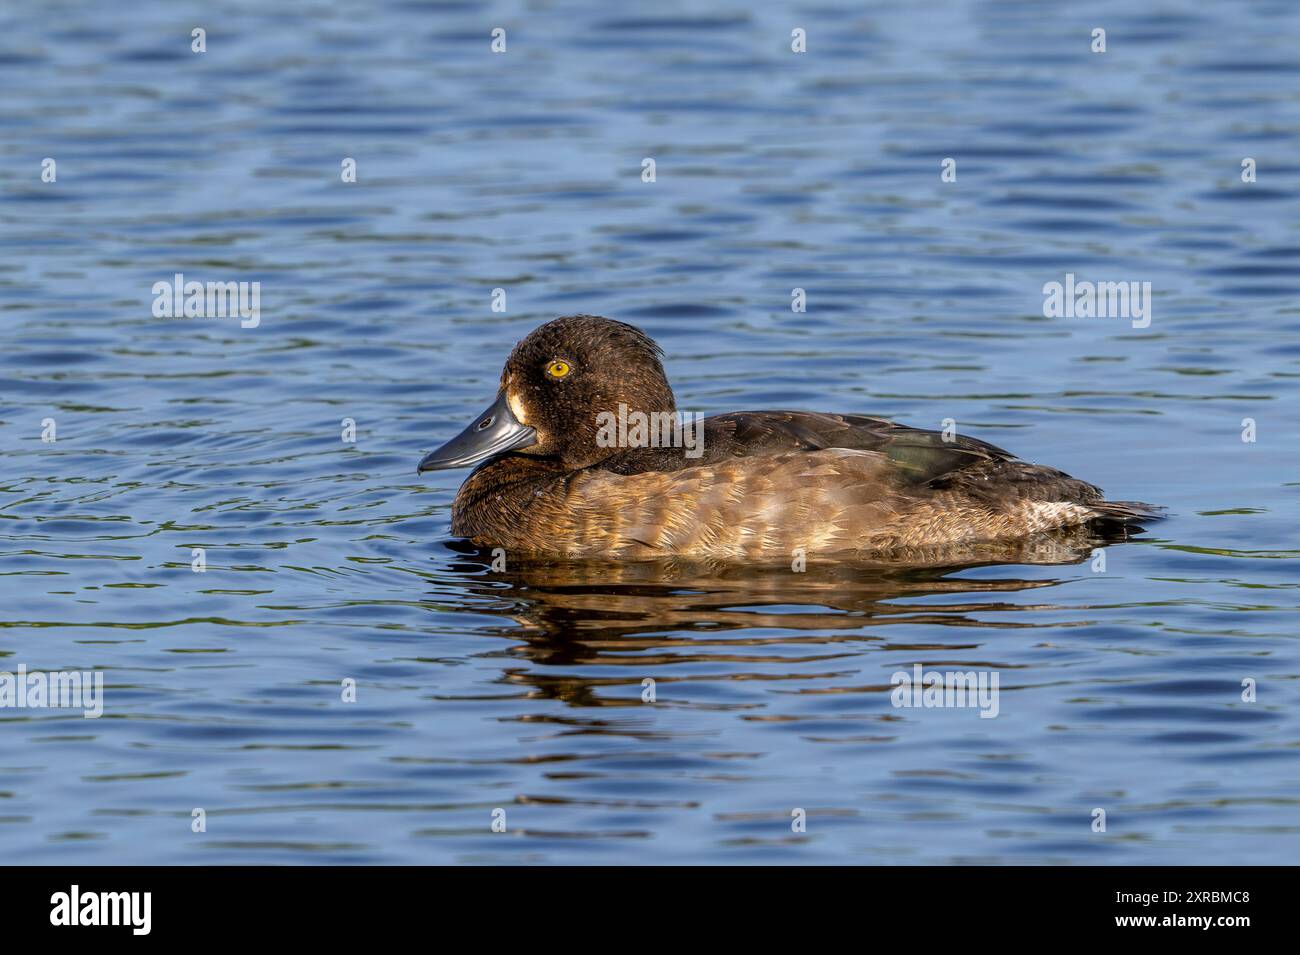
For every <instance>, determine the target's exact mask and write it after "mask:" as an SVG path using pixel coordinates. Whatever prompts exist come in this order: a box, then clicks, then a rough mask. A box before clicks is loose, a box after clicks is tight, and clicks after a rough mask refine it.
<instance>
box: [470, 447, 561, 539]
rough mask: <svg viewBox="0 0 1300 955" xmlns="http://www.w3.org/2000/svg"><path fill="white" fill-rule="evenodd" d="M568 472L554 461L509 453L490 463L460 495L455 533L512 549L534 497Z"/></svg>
mask: <svg viewBox="0 0 1300 955" xmlns="http://www.w3.org/2000/svg"><path fill="white" fill-rule="evenodd" d="M564 473H565V469H564V467H563V466H562V465H561V464H560V463H559V461H557V460H554V459H552V458H540V457H532V456H530V455H525V454H508V455H505V456H504V457H500V458H497V459H496V460H494V461H489V462H488V463H487V464H484V465H482V466H481V467H479V468H478V469H476V470H475V471H474V473H473V474H471V475H470V476H469V477H468V478H467V479H466V480H465V483H464V484H462V485H461V486H460V490H459V491H458V492H457V493H456V501H455V503H454V504H452V507H451V532H452V534H454V535H456V536H457V537H470V538H474V539H475V540H477V541H479V542H480V543H484V544H490V545H492V544H499V545H502V546H508V545H509V543H510V542H511V541H512V540H513V539H514V537H515V535H516V534H517V533H518V531H519V529H520V528H521V526H522V525H523V524H524V519H525V516H526V513H525V512H526V511H527V508H528V505H529V502H530V501H531V500H532V499H533V497H534V494H535V493H536V492H537V491H538V490H539V489H540V488H542V487H543V486H545V485H547V484H549V483H551V482H552V481H555V480H557V479H559V478H561V477H563V476H564Z"/></svg>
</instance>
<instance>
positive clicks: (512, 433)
mask: <svg viewBox="0 0 1300 955" xmlns="http://www.w3.org/2000/svg"><path fill="white" fill-rule="evenodd" d="M536 443H537V432H536V431H534V430H533V429H532V428H530V427H528V425H526V424H524V423H523V422H522V421H520V420H519V419H518V418H516V417H515V416H514V413H513V412H512V411H511V410H510V404H509V403H508V402H507V401H506V393H505V392H504V391H502V392H501V394H499V395H497V400H496V403H495V404H493V405H492V407H491V408H488V409H487V411H484V412H483V413H482V414H481V415H479V416H478V417H477V418H475V419H474V423H473V424H471V425H470V426H469V427H468V428H466V429H465V430H464V431H462V432H461V433H460V434H458V435H456V437H454V438H452V439H451V440H450V441H448V442H447V443H446V444H444V445H443V446H442V447H440V448H439V449H438V450H437V451H430V452H429V453H428V454H426V455H425V456H424V458H423V459H422V460H421V461H420V465H419V467H418V468H417V471H421V472H422V471H442V470H446V469H447V468H467V467H472V466H473V465H475V464H478V463H479V462H481V461H486V460H487V459H488V458H492V457H496V456H497V455H498V454H505V453H506V452H507V451H515V450H517V449H519V448H526V447H528V446H529V445H530V444H536Z"/></svg>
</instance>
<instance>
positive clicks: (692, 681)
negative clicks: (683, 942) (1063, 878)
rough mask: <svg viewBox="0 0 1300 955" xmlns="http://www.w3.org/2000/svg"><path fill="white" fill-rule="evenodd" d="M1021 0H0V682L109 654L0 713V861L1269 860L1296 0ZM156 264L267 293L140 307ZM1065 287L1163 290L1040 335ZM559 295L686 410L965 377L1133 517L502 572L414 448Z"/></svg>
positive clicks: (855, 404) (1296, 400) (1056, 460)
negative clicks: (911, 548)
mask: <svg viewBox="0 0 1300 955" xmlns="http://www.w3.org/2000/svg"><path fill="white" fill-rule="evenodd" d="M1056 6H1057V5H1055V4H1052V5H1049V4H1040V3H980V2H970V3H958V2H937V3H926V4H921V5H917V4H902V5H899V4H893V3H848V2H834V0H833V2H828V3H819V4H812V5H790V6H789V7H786V6H785V5H775V4H773V5H768V4H752V5H746V4H739V3H720V4H715V5H712V7H711V8H706V7H705V6H704V5H701V4H686V3H683V4H680V5H678V4H673V3H662V4H660V3H656V4H653V5H645V6H644V7H643V8H642V7H633V6H630V5H629V6H627V7H625V8H619V7H616V6H614V5H608V6H602V5H592V6H584V5H582V4H577V3H570V2H536V3H527V4H524V3H520V4H512V3H497V4H492V5H488V6H483V7H480V5H478V4H472V3H460V2H436V0H434V2H423V0H405V2H396V0H394V2H388V3H381V4H374V5H368V4H333V3H325V2H301V3H275V4H269V3H243V2H239V3H236V2H228V3H215V4H214V3H207V4H202V5H201V6H200V7H196V8H194V9H193V10H190V9H187V5H186V4H182V3H171V2H161V0H157V2H153V0H151V2H142V0H133V2H131V3H129V4H116V5H89V4H70V3H59V2H52V3H49V4H47V5H46V6H44V7H42V8H41V10H39V11H36V10H34V9H33V10H31V11H25V12H23V13H18V12H16V11H15V10H6V11H5V12H3V13H2V14H0V27H3V33H2V34H0V36H2V37H3V39H0V462H2V463H0V555H2V556H0V591H2V593H0V598H2V599H0V625H2V628H0V670H5V671H16V670H17V668H18V667H19V666H20V665H21V666H25V667H26V668H27V669H28V670H45V671H51V670H99V671H102V672H103V674H104V679H105V691H104V692H105V696H104V714H103V717H102V718H100V719H98V720H88V719H83V718H82V716H81V714H80V712H79V711H75V710H66V709H64V710H59V709H18V708H10V709H4V710H0V862H4V863H37V864H40V863H83V862H84V863H93V864H99V863H186V864H189V863H198V864H210V863H255V864H260V863H303V862H306V863H402V864H404V863H449V862H504V863H531V862H549V863H632V862H636V863H664V862H683V863H703V862H715V863H719V862H720V863H747V862H764V863H783V862H793V863H827V862H838V863H950V862H958V863H962V862H978V863H1053V864H1091V863H1111V864H1116V863H1118V864H1125V865H1128V864H1144V863H1172V864H1188V863H1198V862H1236V863H1287V862H1292V863H1293V862H1295V861H1296V860H1297V858H1298V857H1300V852H1298V850H1300V814H1298V813H1300V718H1298V717H1297V704H1300V682H1298V680H1300V628H1298V626H1297V621H1298V620H1300V615H1298V613H1297V610H1298V609H1300V574H1298V573H1297V569H1298V568H1300V544H1298V543H1297V536H1296V527H1297V495H1298V491H1300V468H1298V467H1297V465H1298V464H1300V450H1298V448H1300V445H1298V442H1297V434H1298V423H1300V305H1298V302H1300V189H1298V188H1297V181H1298V177H1300V93H1298V92H1297V91H1298V90H1300V54H1298V52H1297V51H1300V44H1298V43H1297V40H1298V39H1300V8H1297V7H1296V5H1295V4H1293V3H1291V2H1289V0H1275V2H1242V3H1233V4H1225V5H1205V4H1201V5H1189V4H1185V3H1159V2H1158V3H1151V4H1136V5H1135V4H1133V3H1131V2H1118V0H1116V2H1104V3H1085V4H1070V5H1061V7H1062V9H1055V8H1056ZM751 7H752V9H751ZM1049 8H1050V9H1049ZM1067 8H1068V9H1067ZM200 10H201V11H202V12H197V11H200ZM195 27H203V28H205V29H206V31H207V40H206V44H207V52H205V53H194V52H191V48H190V47H191V30H192V29H193V28H195ZM494 27H502V28H504V29H505V30H506V38H507V49H506V52H505V53H504V54H496V53H493V52H491V49H490V44H491V31H492V29H493V28H494ZM1095 27H1102V28H1105V29H1106V31H1107V49H1106V52H1105V53H1094V52H1092V51H1091V49H1090V46H1091V44H1092V39H1091V31H1092V30H1093V28H1095ZM795 28H801V29H803V30H805V31H806V36H807V52H806V53H802V54H798V53H793V52H792V51H791V42H792V41H791V31H792V30H793V29H795ZM46 158H52V159H54V160H55V162H56V176H57V178H56V181H54V182H42V179H41V173H42V160H43V159H46ZM345 158H352V159H355V161H356V168H357V181H356V182H355V183H345V182H343V181H342V177H341V164H342V162H343V160H344V159H345ZM646 158H651V159H654V161H655V181H653V182H645V181H643V179H642V170H643V160H644V159H646ZM945 158H952V159H955V160H956V180H955V181H951V182H945V181H942V179H941V171H942V170H941V162H942V161H943V160H944V159H945ZM1245 158H1251V159H1254V160H1255V164H1256V170H1257V180H1256V181H1255V182H1253V183H1247V182H1243V180H1242V171H1243V169H1242V160H1243V159H1245ZM178 272H179V273H183V274H184V275H185V277H186V279H189V280H198V281H205V282H206V281H249V282H252V281H257V282H260V283H261V284H260V289H261V300H260V308H261V312H260V323H259V324H257V326H256V327H247V328H244V327H241V324H240V322H239V321H238V320H236V319H230V318H183V317H181V318H158V317H155V316H154V315H153V313H152V306H153V299H154V296H153V293H152V291H151V289H152V286H153V285H154V283H156V282H159V281H163V282H171V281H172V276H173V275H174V274H175V273H178ZM1067 273H1070V274H1074V275H1075V276H1076V278H1077V280H1079V281H1084V280H1090V281H1132V282H1139V283H1140V282H1150V283H1151V287H1152V310H1151V322H1150V324H1149V326H1148V327H1134V324H1133V323H1132V322H1130V321H1128V320H1125V319H1121V318H1078V317H1076V318H1050V319H1049V318H1045V317H1044V314H1043V300H1044V295H1043V286H1044V284H1045V283H1048V282H1052V281H1064V280H1065V276H1066V274H1067ZM497 288H501V289H504V290H505V291H506V294H507V299H506V303H507V305H506V311H505V312H504V313H494V312H493V310H492V301H493V290H494V289H497ZM795 288H802V289H804V290H805V291H806V296H807V310H806V312H803V313H797V312H794V311H792V309H791V296H792V289H795ZM572 312H595V313H598V314H603V315H608V316H610V317H613V318H619V319H622V320H625V321H629V322H633V323H635V324H638V325H640V326H642V327H644V328H645V329H646V330H647V331H648V332H649V333H651V334H652V335H653V336H655V337H656V338H657V339H658V340H659V341H660V343H661V344H662V345H663V346H664V349H665V351H666V354H667V368H668V372H669V375H670V377H671V379H672V381H673V383H674V385H675V387H676V389H677V394H678V399H679V404H680V405H681V407H682V408H684V409H687V410H690V411H701V412H705V413H716V412H722V411H730V410H738V409H760V408H778V407H795V408H807V409H815V410H827V411H841V412H850V411H852V412H861V413H870V414H876V415H883V416H890V417H896V418H898V419H900V420H902V421H905V422H907V423H909V424H913V425H918V426H923V427H931V428H940V427H942V422H943V421H944V419H952V420H953V421H954V422H955V423H956V426H957V427H958V428H959V430H961V431H962V432H963V433H967V434H972V435H976V436H978V437H982V438H984V439H986V440H989V441H992V442H994V443H995V444H999V445H1002V446H1004V447H1007V448H1009V449H1010V450H1012V451H1015V452H1016V453H1018V454H1020V455H1022V456H1023V457H1025V458H1027V459H1030V460H1035V461H1040V462H1042V463H1046V464H1051V465H1053V466H1056V467H1059V468H1061V469H1063V470H1065V471H1068V472H1070V473H1072V474H1075V475H1076V476H1079V477H1083V478H1086V479H1088V480H1090V481H1093V482H1095V483H1098V484H1100V485H1101V486H1103V487H1104V488H1105V490H1106V491H1107V493H1108V495H1109V496H1111V497H1113V498H1121V499H1137V500H1144V501H1149V502H1152V503H1156V504H1161V505H1164V506H1166V507H1168V508H1169V511H1170V517H1169V519H1168V520H1166V521H1163V522H1161V523H1158V524H1153V525H1151V526H1150V527H1149V529H1148V532H1147V533H1146V534H1145V535H1142V536H1141V537H1140V538H1139V539H1137V540H1134V541H1131V542H1128V543H1123V544H1117V545H1114V546H1109V547H1107V548H1106V549H1105V550H1104V560H1105V568H1104V570H1101V569H1100V568H1099V567H1098V561H1097V560H1096V559H1094V558H1092V557H1090V556H1088V555H1087V554H1086V553H1085V554H1084V555H1083V556H1084V558H1085V559H1084V560H1082V561H1081V562H1077V563H1068V564H1043V563H1009V564H999V565H992V566H983V567H974V568H965V569H962V568H939V569H931V570H924V571H922V570H906V569H900V568H885V569H877V570H871V569H869V568H854V567H847V566H839V565H825V564H820V565H819V564H818V563H817V562H814V563H813V564H812V565H810V566H809V568H808V571H807V573H805V574H795V573H791V572H788V571H784V570H775V571H772V570H767V571H764V570H760V569H758V568H746V567H737V568H725V567H723V568H693V569H692V568H683V567H667V568H663V567H653V566H639V567H638V566H633V567H619V566H589V567H578V566H568V567H564V566H560V567H527V566H513V565H512V566H510V567H508V569H507V571H506V572H505V573H494V572H493V571H492V570H491V568H490V567H489V566H486V565H485V563H484V561H483V560H481V559H480V558H479V557H477V556H476V555H473V554H467V553H465V552H464V550H465V549H464V548H463V547H460V546H458V545H455V544H454V542H452V541H451V540H450V538H449V508H450V504H451V501H452V498H453V495H454V493H455V491H456V488H457V486H458V484H459V481H460V480H461V479H462V478H463V477H464V476H465V475H464V472H439V473H436V474H432V475H426V476H424V477H422V478H417V476H416V473H415V464H416V462H417V460H418V459H419V458H420V456H421V455H422V454H424V453H425V452H427V451H428V450H430V449H431V448H433V447H435V446H436V445H438V444H440V443H441V442H442V441H443V440H445V439H446V438H448V437H450V436H451V435H453V434H454V433H456V432H457V431H459V430H460V428H461V427H462V426H463V425H464V424H465V423H467V422H468V420H469V418H470V417H471V416H472V415H473V414H475V413H476V412H478V411H479V410H481V409H482V408H483V407H485V406H486V404H487V403H488V402H489V401H490V400H491V398H492V396H493V394H494V392H495V388H496V382H497V376H498V374H499V371H500V367H501V364H502V362H503V360H504V358H505V356H506V354H507V353H508V351H509V349H510V348H511V346H512V345H513V344H514V342H515V341H517V340H518V339H519V338H521V337H522V336H524V335H525V334H526V333H527V332H528V331H529V330H531V329H532V328H533V327H535V326H536V325H538V324H540V323H541V322H543V321H545V320H548V319H550V318H553V317H556V316H558V315H562V314H568V313H572ZM346 418H350V419H352V420H353V421H355V425H356V441H355V443H347V442H345V441H343V440H342V422H343V419H346ZM46 419H50V420H51V421H52V422H53V426H54V428H55V433H54V435H53V437H55V438H56V440H54V441H53V442H50V441H43V440H42V435H43V433H45V432H47V431H48V428H49V425H48V424H47V423H46ZM1245 419H1251V421H1252V422H1253V438H1254V440H1243V438H1244V437H1251V436H1252V435H1251V434H1250V431H1251V427H1252V426H1251V424H1250V423H1246V422H1245ZM47 436H49V435H47ZM195 548H203V549H204V552H205V554H206V562H207V563H206V571H205V572H204V573H196V572H194V571H193V570H192V565H191V561H192V560H193V554H194V549H195ZM916 664H921V665H922V666H923V667H925V668H926V669H927V670H939V671H951V670H960V671H967V670H970V671H979V672H984V673H992V672H996V673H997V674H998V676H999V678H1000V686H1001V694H1000V704H999V712H998V716H997V718H996V719H981V718H980V716H979V713H978V712H977V711H976V710H974V709H969V708H967V709H960V708H946V709H912V708H899V707H895V706H893V705H892V702H891V693H890V690H891V675H892V674H893V673H895V672H897V671H900V670H903V671H909V672H911V670H912V668H913V667H914V666H915V665H916ZM647 679H652V680H654V681H656V682H655V688H656V697H655V700H656V701H655V702H654V703H653V704H649V703H645V702H642V692H643V690H642V687H643V681H644V680H647ZM345 680H355V681H356V700H355V702H344V701H343V699H342V695H343V690H342V685H343V681H345ZM1243 681H1247V683H1246V688H1243ZM1252 685H1253V686H1254V688H1255V698H1254V700H1253V701H1247V700H1246V699H1243V695H1246V696H1249V693H1248V689H1249V687H1250V686H1252ZM195 809H203V810H204V813H205V817H206V831H205V832H194V831H192V828H193V825H192V820H193V818H194V810H195ZM496 809H503V810H504V812H505V820H506V831H505V832H493V831H492V829H491V823H492V819H493V812H494V810H496ZM797 809H802V810H804V812H805V814H806V831H803V832H798V831H794V830H795V828H797V827H795V826H793V821H794V820H795V816H796V815H797V814H796V813H795V810H797ZM1096 809H1103V810H1105V814H1106V830H1105V832H1098V831H1094V817H1095V810H1096ZM499 815H500V814H498V816H499Z"/></svg>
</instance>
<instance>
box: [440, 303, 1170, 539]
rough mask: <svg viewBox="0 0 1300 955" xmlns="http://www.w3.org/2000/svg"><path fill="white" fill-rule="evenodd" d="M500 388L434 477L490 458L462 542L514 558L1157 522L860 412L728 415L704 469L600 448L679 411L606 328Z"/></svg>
mask: <svg viewBox="0 0 1300 955" xmlns="http://www.w3.org/2000/svg"><path fill="white" fill-rule="evenodd" d="M560 373H562V374H560ZM501 388H502V393H501V396H500V399H499V401H498V404H497V405H496V406H494V408H493V409H490V411H489V413H488V416H487V417H485V418H483V420H482V421H480V422H479V423H478V424H477V425H474V426H471V428H470V429H467V430H466V432H465V433H464V434H463V435H462V436H460V437H458V438H457V439H455V440H454V441H453V442H450V443H449V444H448V445H447V446H446V448H444V449H442V450H441V451H439V452H434V453H433V454H431V455H429V456H428V457H427V458H426V459H425V461H424V462H422V463H421V468H422V469H427V468H436V467H451V466H460V465H461V464H463V463H472V462H473V461H477V460H482V461H483V463H482V464H481V465H480V466H479V467H478V468H477V470H475V471H474V473H473V474H471V475H470V477H469V479H468V480H466V481H465V483H464V485H463V486H462V487H461V489H460V492H459V493H458V494H457V495H456V501H455V504H454V506H453V509H452V533H454V534H456V535H457V536H461V537H468V538H471V539H472V540H473V541H474V542H475V543H477V544H479V545H482V546H501V547H504V548H505V549H506V551H507V553H512V554H516V555H525V554H532V555H550V556H564V557H574V558H595V559H605V560H643V559H658V558H663V557H672V556H689V557H697V558H709V559H714V560H754V561H783V562H788V561H790V560H791V559H792V557H797V556H799V555H800V554H802V555H803V556H804V557H806V558H807V559H809V560H813V559H816V558H818V557H825V556H828V555H844V556H849V555H880V554H889V553H900V552H907V551H912V550H923V549H927V548H934V547H943V546H948V545H958V546H961V545H967V544H971V543H976V542H981V541H1002V540H1011V539H1015V538H1023V537H1027V536H1029V535H1033V534H1036V533H1039V532H1043V531H1049V530H1053V529H1056V528H1062V527H1071V526H1079V525H1085V524H1090V523H1098V524H1109V525H1113V526H1126V525H1131V524H1133V523H1135V522H1136V521H1138V520H1141V519H1144V518H1151V517H1154V516H1156V514H1157V511H1156V509H1154V508H1151V507H1149V506H1147V505H1143V504H1135V503H1126V502H1113V501H1111V502H1108V501H1106V500H1104V498H1103V497H1102V494H1101V491H1100V490H1099V489H1098V488H1096V487H1094V486H1093V485H1091V484H1088V483H1086V482H1084V481H1080V480H1077V479H1076V478H1072V477H1070V476H1069V475H1067V474H1063V473H1062V472H1060V471H1057V470H1054V469H1052V468H1049V467H1043V466H1041V465H1035V464H1029V463H1026V462H1024V461H1020V460H1017V459H1016V458H1015V457H1014V456H1013V455H1011V454H1009V453H1008V452H1006V451H1003V450H1002V449H1000V448H997V447H994V446H993V445H991V444H987V443H985V442H983V441H979V440H977V439H974V438H967V437H951V438H949V439H945V438H944V436H943V435H941V434H940V433H938V432H934V431H923V430H919V429H915V428H908V427H905V426H903V425H899V424H895V423H893V422H890V421H886V420H884V419H881V418H870V417H865V416H862V415H836V414H822V413H816V412H800V411H753V412H735V413H731V414H723V415H717V416H715V417H711V418H707V419H704V423H703V442H702V443H703V448H702V454H701V455H700V456H698V457H690V456H688V455H687V451H686V449H685V448H682V447H636V448H618V447H605V446H602V445H603V444H607V443H608V441H607V440H602V438H601V431H600V425H599V422H600V421H601V420H608V419H600V418H599V417H598V416H599V415H600V413H601V412H610V413H611V414H617V413H618V411H619V405H620V404H622V405H624V406H625V410H626V412H627V413H628V414H630V413H631V412H634V411H641V412H644V413H646V414H650V413H654V412H665V411H667V412H672V411H675V403H674V400H673V394H672V389H671V388H670V387H669V385H668V381H667V378H666V376H665V375H664V372H663V366H662V364H661V362H660V353H659V350H658V348H657V346H655V344H654V342H653V341H651V340H650V339H649V337H647V336H646V335H645V334H644V333H643V332H641V331H640V330H639V329H636V328H634V327H632V326H630V325H625V324H623V323H621V322H613V321H610V320H609V319H606V318H600V317H597V316H592V315H575V316H570V317H568V318H561V319H557V320H556V321H553V322H549V323H547V324H546V325H543V326H541V327H540V328H538V329H537V330H535V331H534V332H533V333H532V334H530V335H529V336H528V337H527V338H525V339H524V340H523V341H522V342H520V343H519V345H518V346H516V348H515V350H514V352H513V353H512V354H511V355H510V358H509V360H508V361H507V362H506V367H505V370H504V372H503V373H502V378H501ZM505 409H509V410H508V411H506V410H505ZM503 419H509V420H503ZM473 432H483V433H485V434H487V435H490V436H491V440H492V442H494V444H493V447H500V446H504V445H506V444H509V445H510V448H509V449H508V450H505V451H503V452H500V451H493V452H492V453H490V454H488V453H486V452H485V451H483V450H481V449H477V448H474V449H473V450H472V451H470V452H468V453H466V452H465V451H464V448H463V447H462V446H463V445H467V444H468V445H475V444H482V443H484V442H485V441H487V438H480V437H478V436H476V435H475V434H474V433H473ZM606 437H608V433H606ZM453 450H454V451H455V452H456V453H452V454H447V453H444V452H451V451H453ZM489 450H490V449H489ZM485 455H486V460H483V458H484V456H485Z"/></svg>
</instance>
